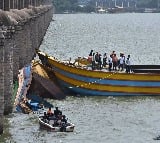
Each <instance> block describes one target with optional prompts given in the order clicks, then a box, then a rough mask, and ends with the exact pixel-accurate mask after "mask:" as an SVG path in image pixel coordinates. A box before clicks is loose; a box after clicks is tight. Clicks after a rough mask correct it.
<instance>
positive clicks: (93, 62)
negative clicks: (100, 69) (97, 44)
mask: <svg viewBox="0 0 160 143" xmlns="http://www.w3.org/2000/svg"><path fill="white" fill-rule="evenodd" d="M92 70H95V53H93V55H92Z"/></svg>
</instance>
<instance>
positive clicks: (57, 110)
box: [54, 107, 62, 118]
mask: <svg viewBox="0 0 160 143" xmlns="http://www.w3.org/2000/svg"><path fill="white" fill-rule="evenodd" d="M54 115H55V117H56V118H59V116H61V115H62V111H60V110H59V109H58V107H56V110H54Z"/></svg>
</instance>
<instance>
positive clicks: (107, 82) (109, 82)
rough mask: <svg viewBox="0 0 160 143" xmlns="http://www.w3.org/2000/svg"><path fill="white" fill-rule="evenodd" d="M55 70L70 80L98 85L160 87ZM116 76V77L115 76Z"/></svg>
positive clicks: (157, 82) (152, 83)
mask: <svg viewBox="0 0 160 143" xmlns="http://www.w3.org/2000/svg"><path fill="white" fill-rule="evenodd" d="M54 70H55V71H56V72H58V73H60V74H62V75H65V76H67V77H69V78H73V79H76V80H81V81H85V82H89V83H92V82H94V83H98V84H105V85H119V86H141V87H147V86H148V87H156V86H157V87H160V82H159V81H152V82H149V81H129V80H127V81H125V80H111V79H98V78H92V77H87V76H86V77H84V76H80V75H76V74H72V73H69V72H65V71H62V70H60V69H58V68H55V67H54ZM113 76H114V75H113Z"/></svg>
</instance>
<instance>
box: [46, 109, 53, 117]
mask: <svg viewBox="0 0 160 143" xmlns="http://www.w3.org/2000/svg"><path fill="white" fill-rule="evenodd" d="M47 115H48V116H53V115H54V114H53V112H52V110H51V107H49V109H48V111H47Z"/></svg>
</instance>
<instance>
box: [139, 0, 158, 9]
mask: <svg viewBox="0 0 160 143" xmlns="http://www.w3.org/2000/svg"><path fill="white" fill-rule="evenodd" d="M137 6H138V7H144V8H157V7H158V0H137Z"/></svg>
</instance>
